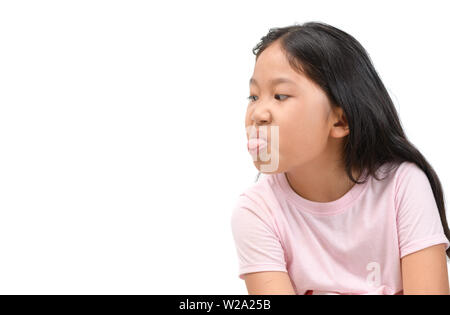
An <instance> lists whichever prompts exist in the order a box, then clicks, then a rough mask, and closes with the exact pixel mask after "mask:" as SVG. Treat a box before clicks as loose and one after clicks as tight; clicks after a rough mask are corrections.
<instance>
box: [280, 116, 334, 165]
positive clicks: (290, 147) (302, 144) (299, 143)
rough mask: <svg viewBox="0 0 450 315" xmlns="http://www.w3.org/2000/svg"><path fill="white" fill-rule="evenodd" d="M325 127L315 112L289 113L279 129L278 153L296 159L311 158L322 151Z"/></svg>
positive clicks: (324, 141) (325, 132) (320, 117)
mask: <svg viewBox="0 0 450 315" xmlns="http://www.w3.org/2000/svg"><path fill="white" fill-rule="evenodd" d="M326 130H327V125H326V121H325V120H324V118H323V115H320V114H319V113H317V111H316V112H309V111H307V110H303V111H301V112H296V113H291V115H289V120H288V121H287V122H286V124H284V125H283V126H282V127H281V128H280V152H281V153H282V154H285V155H293V156H297V157H300V156H302V157H304V158H307V157H312V156H314V155H316V154H318V153H319V152H320V151H322V149H323V147H324V145H325V144H326V141H327V131H326Z"/></svg>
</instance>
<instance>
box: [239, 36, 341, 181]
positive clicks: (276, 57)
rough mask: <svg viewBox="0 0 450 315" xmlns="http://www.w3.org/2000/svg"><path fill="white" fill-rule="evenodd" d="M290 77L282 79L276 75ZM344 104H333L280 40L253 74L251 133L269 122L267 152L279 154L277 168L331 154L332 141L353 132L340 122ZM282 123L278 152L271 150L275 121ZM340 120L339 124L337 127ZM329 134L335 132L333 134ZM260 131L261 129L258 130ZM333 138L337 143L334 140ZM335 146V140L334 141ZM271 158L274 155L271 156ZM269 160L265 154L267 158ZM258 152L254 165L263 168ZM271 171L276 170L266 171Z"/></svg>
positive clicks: (248, 114) (249, 112) (248, 127)
mask: <svg viewBox="0 0 450 315" xmlns="http://www.w3.org/2000/svg"><path fill="white" fill-rule="evenodd" d="M280 78H283V79H286V80H285V81H283V82H281V80H279V81H277V79H280ZM339 114H342V109H341V108H340V107H336V108H335V109H332V106H331V104H330V102H329V100H328V98H327V96H326V94H325V92H324V91H323V90H322V89H321V88H320V87H319V86H317V85H316V84H315V83H314V82H313V81H311V80H310V79H308V78H307V77H306V76H304V75H302V74H299V73H298V72H296V71H294V70H293V69H292V68H291V66H290V65H289V62H288V60H287V58H286V56H285V54H284V52H283V51H282V50H281V48H280V46H279V44H278V42H274V43H272V44H271V45H270V46H269V47H267V48H266V49H265V50H264V51H263V52H262V53H261V54H260V56H259V57H258V59H257V61H256V63H255V68H254V72H253V75H252V78H251V80H250V98H249V103H248V108H247V112H246V117H245V126H246V130H247V138H249V137H250V134H249V133H251V131H250V130H254V129H252V128H251V127H252V126H253V127H254V128H256V129H259V130H261V131H262V130H263V129H264V128H260V127H261V126H267V128H266V130H267V132H266V133H264V135H265V136H266V137H267V143H268V146H267V152H268V153H269V154H270V155H271V156H272V158H273V157H274V156H273V154H277V155H278V163H277V164H278V167H277V169H276V170H274V171H273V173H279V172H284V171H287V170H289V169H290V168H292V167H295V166H301V165H304V164H306V163H307V162H309V161H312V160H315V159H317V158H320V157H324V156H326V155H327V154H328V155H329V154H330V150H329V148H328V147H329V146H330V145H331V146H333V145H332V144H331V143H330V140H331V141H335V139H333V137H334V138H340V137H342V136H344V135H346V134H347V133H348V130H347V128H345V126H343V127H340V125H341V124H336V123H337V122H338V121H339V119H337V118H338V117H339ZM272 126H278V152H271V131H270V130H271V127H272ZM336 126H337V127H336ZM330 136H331V137H332V138H330ZM259 137H262V136H261V132H260V133H259ZM333 144H335V143H334V142H333ZM333 147H334V148H336V146H335V145H334V146H333ZM272 158H271V159H272ZM264 161H266V160H264ZM264 163H268V162H263V161H261V160H260V159H259V158H258V159H257V160H256V161H255V160H254V164H255V166H256V167H257V168H258V169H260V166H261V164H264ZM264 173H272V172H264Z"/></svg>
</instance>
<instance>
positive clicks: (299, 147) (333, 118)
mask: <svg viewBox="0 0 450 315" xmlns="http://www.w3.org/2000/svg"><path fill="white" fill-rule="evenodd" d="M253 53H254V54H255V55H256V63H255V67H254V72H253V75H252V77H251V79H250V94H251V95H250V96H249V103H248V108H247V113H246V120H245V125H246V129H247V133H248V134H247V136H248V138H249V139H248V140H249V141H248V150H249V152H250V153H251V154H252V156H253V157H254V164H255V166H256V168H258V170H259V171H260V172H259V173H258V176H259V174H260V173H261V172H262V173H265V174H266V176H263V177H262V179H261V180H259V181H258V182H256V183H255V184H253V185H252V186H251V187H249V188H248V189H246V191H244V192H243V193H242V194H241V195H240V196H239V197H238V201H237V203H236V207H235V208H234V209H233V212H232V216H231V227H232V233H233V238H234V241H235V245H236V250H237V254H238V260H239V277H240V278H241V279H244V280H245V283H246V286H247V290H248V292H249V294H424V293H425V294H448V293H449V280H448V273H447V264H446V254H447V255H449V256H450V249H449V246H450V242H449V239H450V233H449V229H448V225H447V220H446V217H445V209H444V196H443V191H442V186H441V183H440V181H439V178H438V176H437V175H436V173H435V171H434V169H433V168H432V167H431V165H430V164H429V163H428V162H427V160H426V159H425V157H424V156H423V155H422V154H421V153H420V152H419V151H418V150H417V148H415V147H414V145H413V144H412V143H411V142H410V141H409V140H408V139H407V137H406V135H405V133H404V131H403V129H402V126H401V124H400V120H399V118H398V114H397V111H396V109H395V107H394V104H393V102H392V100H391V98H390V96H389V94H388V92H387V91H386V88H385V87H384V85H383V83H382V81H381V80H380V78H379V76H378V74H377V72H376V71H375V69H374V66H373V65H372V62H371V60H370V58H369V56H368V54H367V52H366V51H365V49H364V48H363V47H362V46H361V44H360V43H359V42H358V41H357V40H356V39H355V38H353V37H352V36H351V35H349V34H347V33H345V32H343V31H342V30H339V29H337V28H335V27H333V26H330V25H327V24H324V23H317V22H309V23H305V24H302V25H297V24H294V25H292V26H288V27H281V28H272V29H270V30H269V33H268V34H267V35H266V36H264V37H262V38H261V41H260V42H259V43H258V44H257V46H256V47H255V48H254V49H253ZM263 151H264V152H263ZM261 153H264V158H261V157H262V156H263V155H262V154H261ZM255 156H256V158H255ZM267 161H269V163H265V162H267ZM274 161H275V162H274ZM257 180H258V178H257Z"/></svg>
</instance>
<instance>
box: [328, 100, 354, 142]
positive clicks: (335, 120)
mask: <svg viewBox="0 0 450 315" xmlns="http://www.w3.org/2000/svg"><path fill="white" fill-rule="evenodd" d="M331 123H332V126H331V130H330V136H332V137H334V138H342V137H345V136H346V135H348V134H349V133H350V129H349V126H348V121H347V117H346V116H345V113H344V110H343V109H342V107H339V106H336V107H334V108H333V113H332V115H331Z"/></svg>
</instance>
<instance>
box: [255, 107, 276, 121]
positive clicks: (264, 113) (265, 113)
mask: <svg viewBox="0 0 450 315" xmlns="http://www.w3.org/2000/svg"><path fill="white" fill-rule="evenodd" d="M251 119H252V121H253V122H255V124H256V125H265V124H270V121H271V119H272V118H271V114H270V112H269V110H268V109H267V108H264V106H260V107H258V108H255V110H254V111H253V113H252V115H251Z"/></svg>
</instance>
